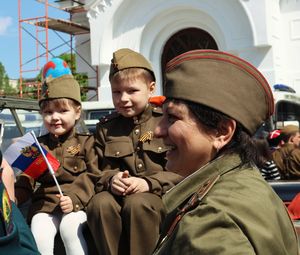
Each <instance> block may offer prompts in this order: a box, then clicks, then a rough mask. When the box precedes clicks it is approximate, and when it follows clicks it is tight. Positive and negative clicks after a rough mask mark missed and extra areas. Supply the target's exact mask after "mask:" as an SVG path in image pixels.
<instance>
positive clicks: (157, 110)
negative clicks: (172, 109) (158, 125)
mask: <svg viewBox="0 0 300 255" xmlns="http://www.w3.org/2000/svg"><path fill="white" fill-rule="evenodd" d="M152 111H153V112H155V113H160V114H162V113H163V111H162V108H161V106H157V105H153V104H152Z"/></svg>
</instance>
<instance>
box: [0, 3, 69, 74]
mask: <svg viewBox="0 0 300 255" xmlns="http://www.w3.org/2000/svg"><path fill="white" fill-rule="evenodd" d="M19 2H20V3H21V8H20V10H21V20H23V19H27V18H36V17H42V16H45V4H43V3H39V2H37V1H35V0H10V1H2V3H1V8H0V62H1V63H2V64H3V65H4V67H5V70H6V73H7V74H8V76H9V78H10V79H18V78H19V77H20V49H21V50H22V58H21V60H22V63H23V65H22V70H23V71H26V72H22V75H23V77H24V78H33V77H35V76H36V75H37V73H38V71H30V72H27V71H29V70H33V69H40V68H41V67H42V65H43V64H44V63H45V61H46V59H45V58H44V57H39V58H37V56H39V55H41V54H43V53H45V50H44V48H43V46H41V45H40V46H39V47H38V49H39V52H38V53H37V52H36V40H35V39H36V38H37V37H36V34H35V30H36V29H35V28H36V27H35V26H34V25H30V24H27V23H25V22H21V25H22V30H21V31H22V36H19V15H18V4H19ZM53 2H54V0H53V1H51V0H49V3H53ZM48 16H49V17H51V18H60V19H69V15H68V13H66V12H64V11H61V10H57V9H55V8H52V7H49V8H48ZM26 31H27V32H26ZM59 35H60V36H62V37H63V38H64V40H67V41H69V39H70V36H69V35H66V34H62V33H59ZM19 38H21V39H22V46H21V47H20V45H19ZM38 38H39V40H40V42H41V43H44V42H45V41H46V40H45V32H43V31H40V32H38ZM48 44H49V50H50V49H53V48H56V47H58V46H59V45H63V46H61V47H58V48H57V50H54V51H53V53H52V55H51V54H50V55H49V58H51V57H52V56H56V55H59V54H61V53H63V52H67V51H69V49H70V48H69V47H68V46H66V44H64V42H63V40H62V39H60V37H59V36H58V35H57V34H55V33H54V32H53V30H51V29H49V39H48ZM37 60H39V64H37Z"/></svg>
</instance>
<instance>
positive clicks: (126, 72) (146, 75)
mask: <svg viewBox="0 0 300 255" xmlns="http://www.w3.org/2000/svg"><path fill="white" fill-rule="evenodd" d="M137 79H141V80H143V81H144V82H145V83H147V84H148V83H151V82H153V81H155V79H154V77H153V75H152V74H151V73H150V72H149V71H148V70H146V69H144V68H137V67H132V68H127V69H123V70H121V71H118V72H116V73H115V74H114V75H113V76H111V77H110V79H109V81H110V82H111V83H112V82H116V83H120V82H123V81H127V82H132V81H135V80H137Z"/></svg>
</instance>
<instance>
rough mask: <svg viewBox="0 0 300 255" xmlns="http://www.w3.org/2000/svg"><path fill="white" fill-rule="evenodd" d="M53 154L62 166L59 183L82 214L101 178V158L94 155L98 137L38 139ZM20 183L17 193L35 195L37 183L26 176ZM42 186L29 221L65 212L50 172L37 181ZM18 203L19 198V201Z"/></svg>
mask: <svg viewBox="0 0 300 255" xmlns="http://www.w3.org/2000/svg"><path fill="white" fill-rule="evenodd" d="M38 140H39V142H40V144H41V145H43V146H44V147H45V148H46V149H47V150H48V151H50V152H51V154H52V155H53V156H54V157H56V158H57V159H58V160H59V162H60V167H59V168H58V170H57V171H56V172H55V176H56V178H57V181H58V183H59V185H60V187H61V189H62V192H63V194H64V195H67V196H69V197H70V198H71V199H72V201H73V206H74V211H78V210H82V209H84V207H85V206H86V205H87V203H88V201H89V200H90V199H91V197H92V196H93V194H94V183H96V179H97V178H98V177H99V174H100V170H99V169H98V158H97V155H96V154H95V151H94V147H93V145H94V137H93V136H92V135H90V134H78V133H75V132H74V131H73V132H71V133H70V134H68V135H65V136H61V137H59V138H55V137H54V136H53V135H51V134H47V135H44V136H41V137H39V138H38ZM22 177H23V178H20V179H19V180H18V182H17V183H16V189H20V188H21V189H22V191H23V193H24V191H27V192H28V193H29V192H30V193H32V192H33V190H34V188H35V185H34V184H35V183H34V182H33V180H32V179H31V180H29V179H28V177H27V178H25V176H22ZM37 182H38V183H40V186H39V187H38V188H37V189H36V190H35V191H34V193H33V195H32V205H31V206H30V208H29V213H28V220H29V221H30V220H31V218H32V216H33V215H34V214H36V213H38V212H46V213H53V212H55V211H61V209H60V206H59V199H58V198H57V197H56V194H59V192H58V189H57V186H56V185H55V182H54V180H53V177H52V176H51V174H50V173H49V171H46V172H45V173H44V174H43V175H42V176H40V177H39V179H38V180H37ZM17 199H18V197H17Z"/></svg>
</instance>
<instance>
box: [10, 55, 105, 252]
mask: <svg viewBox="0 0 300 255" xmlns="http://www.w3.org/2000/svg"><path fill="white" fill-rule="evenodd" d="M43 75H44V77H45V82H44V83H43V89H42V99H41V100H40V101H39V104H40V112H41V115H42V117H43V122H44V125H45V128H46V129H47V130H48V131H49V133H48V134H46V135H44V136H41V137H39V138H38V140H39V142H40V144H41V145H42V146H44V147H45V148H46V149H47V150H48V151H50V152H51V153H52V155H53V156H54V157H56V158H57V159H58V160H59V162H60V167H59V168H58V170H57V171H56V173H55V176H56V178H57V181H58V183H59V185H60V187H61V189H62V192H63V196H61V195H59V192H58V188H57V186H56V185H55V182H54V179H53V176H51V174H50V173H49V171H47V172H46V173H45V174H43V175H42V176H41V177H39V179H38V180H37V181H38V182H39V183H40V186H39V187H38V188H37V189H36V190H35V191H34V193H33V196H32V205H31V206H30V208H29V212H28V220H29V222H31V230H32V233H33V235H34V237H35V240H36V242H37V246H38V249H39V251H40V252H41V254H43V255H48V254H49V255H50V254H53V249H54V238H55V235H56V233H57V232H58V231H59V232H60V235H61V238H62V241H63V243H64V246H65V250H66V253H67V254H72V255H75V254H87V244H86V241H85V239H84V237H83V235H82V226H83V223H85V222H86V213H85V211H84V208H85V206H86V204H87V202H88V201H89V200H90V198H91V197H92V195H93V194H94V186H93V180H94V178H96V176H97V174H98V173H99V170H98V167H97V156H96V154H95V153H94V150H93V143H94V139H93V136H92V135H89V134H78V133H76V132H75V129H74V127H75V125H76V122H77V121H78V120H79V118H80V114H81V101H80V88H79V85H78V83H77V82H76V80H75V79H74V78H73V76H72V75H71V71H70V69H69V68H68V67H67V64H66V63H65V62H64V61H62V60H61V59H57V58H56V59H52V60H51V61H50V62H48V63H47V64H46V65H45V67H44V70H43ZM23 177H24V176H23ZM22 179H23V180H22ZM26 179H27V181H24V178H20V180H19V181H18V182H17V185H16V189H21V190H22V195H24V190H27V191H33V189H34V185H31V186H30V185H29V184H30V183H34V181H33V180H29V179H28V177H27V178H26ZM19 191H20V190H19ZM18 194H20V192H16V197H17V199H18ZM19 197H21V196H19ZM18 201H19V200H18Z"/></svg>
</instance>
